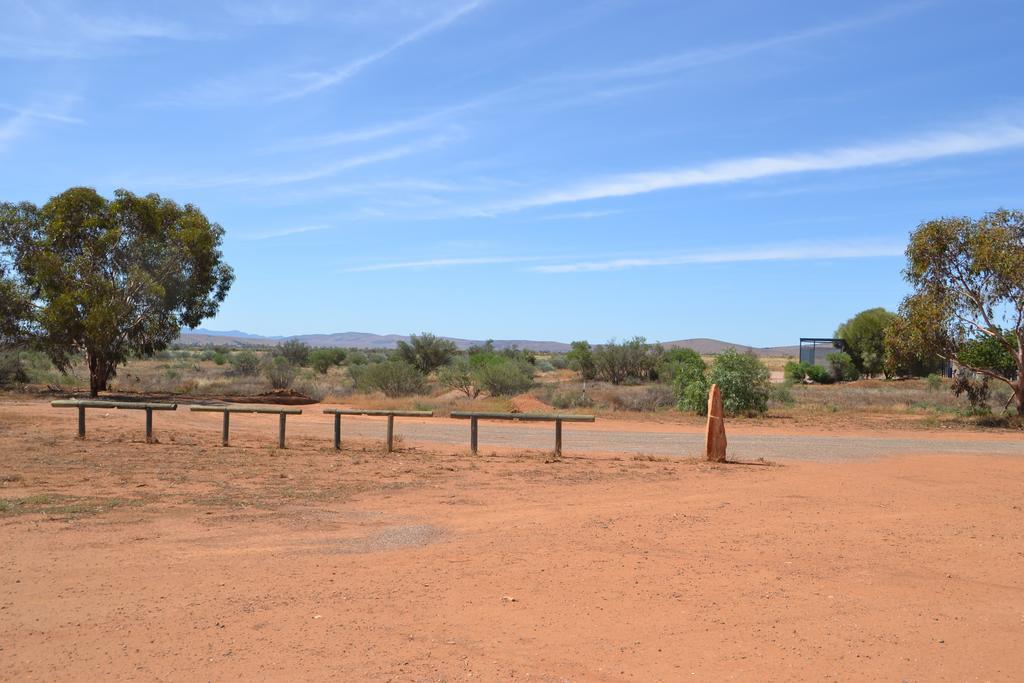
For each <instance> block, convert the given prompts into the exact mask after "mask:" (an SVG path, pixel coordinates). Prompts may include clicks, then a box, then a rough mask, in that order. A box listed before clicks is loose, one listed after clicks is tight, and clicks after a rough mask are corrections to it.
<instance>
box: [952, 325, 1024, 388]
mask: <svg viewBox="0 0 1024 683" xmlns="http://www.w3.org/2000/svg"><path fill="white" fill-rule="evenodd" d="M1016 343H1017V341H1016V339H1015V338H1014V337H1013V334H1012V333H1010V332H1004V333H1003V334H1001V335H986V336H984V337H981V338H975V339H968V340H966V341H964V343H963V345H962V346H961V347H960V353H959V354H958V356H957V360H958V361H959V362H960V363H962V364H963V365H966V366H968V367H971V368H977V369H979V370H980V369H984V370H990V371H992V372H995V373H998V374H999V375H1002V376H1003V377H1014V376H1015V375H1016V374H1017V361H1016V360H1015V359H1014V357H1013V356H1012V355H1010V352H1009V351H1008V350H1007V349H1008V348H1013V347H1014V345H1015V344H1016Z"/></svg>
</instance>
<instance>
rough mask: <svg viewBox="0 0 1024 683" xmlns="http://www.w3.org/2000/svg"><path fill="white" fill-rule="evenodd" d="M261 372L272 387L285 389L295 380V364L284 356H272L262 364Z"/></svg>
mask: <svg viewBox="0 0 1024 683" xmlns="http://www.w3.org/2000/svg"><path fill="white" fill-rule="evenodd" d="M263 374H264V375H265V376H266V378H267V380H268V381H269V382H270V386H272V387H273V388H274V389H287V388H288V387H290V386H291V385H292V382H294V381H295V366H294V365H292V364H291V363H290V362H288V359H287V358H285V357H284V356H273V357H271V358H269V359H268V360H267V363H266V364H265V365H264V367H263Z"/></svg>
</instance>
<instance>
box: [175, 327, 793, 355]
mask: <svg viewBox="0 0 1024 683" xmlns="http://www.w3.org/2000/svg"><path fill="white" fill-rule="evenodd" d="M289 339H297V340H298V341H301V342H303V343H305V344H309V345H310V346H321V347H344V348H360V349H393V348H395V347H396V346H397V345H398V342H400V341H408V339H409V336H408V335H403V334H374V333H372V332H334V333H331V334H296V335H289V336H264V335H259V334H251V333H248V332H242V331H240V330H226V331H225V330H208V329H205V328H201V327H200V328H196V329H195V330H182V332H181V336H180V337H179V338H178V341H177V343H178V344H181V345H184V346H214V345H220V346H232V347H237V348H244V347H253V346H274V345H277V344H280V343H282V342H284V341H288V340H289ZM444 339H449V340H451V341H452V342H454V343H455V346H456V347H457V348H459V349H460V350H465V349H468V348H469V347H471V346H475V345H479V344H483V343H484V340H476V339H461V338H458V337H444ZM493 342H494V348H496V349H498V350H502V349H509V348H513V347H515V348H520V349H526V350H528V351H536V352H540V353H564V352H565V351H568V350H569V349H570V348H571V347H570V345H569V344H567V343H565V342H559V341H542V340H533V339H495V340H493ZM660 343H661V345H662V346H664V347H665V348H667V349H674V348H689V349H693V350H694V351H696V352H698V353H701V354H706V355H712V354H717V353H721V352H722V351H725V350H726V349H728V348H735V349H736V350H737V351H743V352H747V351H749V352H752V353H754V354H755V355H757V356H797V355H798V354H799V348H800V347H799V346H797V345H793V346H765V347H757V346H749V345H747V344H735V343H732V342H726V341H722V340H720V339H711V338H707V337H697V338H694V339H677V340H674V341H666V342H660Z"/></svg>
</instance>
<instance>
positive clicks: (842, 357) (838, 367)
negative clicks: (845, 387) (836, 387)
mask: <svg viewBox="0 0 1024 683" xmlns="http://www.w3.org/2000/svg"><path fill="white" fill-rule="evenodd" d="M825 359H826V360H827V361H828V365H829V370H830V371H831V373H832V378H833V379H835V381H837V382H852V381H853V380H855V379H858V378H860V371H859V370H857V366H856V365H854V363H853V358H851V357H850V354H848V353H846V352H844V351H836V352H833V353H830V354H828V355H827V356H825Z"/></svg>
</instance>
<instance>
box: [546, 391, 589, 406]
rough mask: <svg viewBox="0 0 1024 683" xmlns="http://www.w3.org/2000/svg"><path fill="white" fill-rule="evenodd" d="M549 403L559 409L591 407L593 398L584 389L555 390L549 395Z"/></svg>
mask: <svg viewBox="0 0 1024 683" xmlns="http://www.w3.org/2000/svg"><path fill="white" fill-rule="evenodd" d="M551 405H553V406H554V407H555V408H558V409H559V410H567V409H572V408H592V407H593V406H594V400H593V399H592V398H590V397H589V396H587V393H586V392H585V391H579V390H576V391H571V390H570V391H557V392H555V393H554V394H552V396H551Z"/></svg>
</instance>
